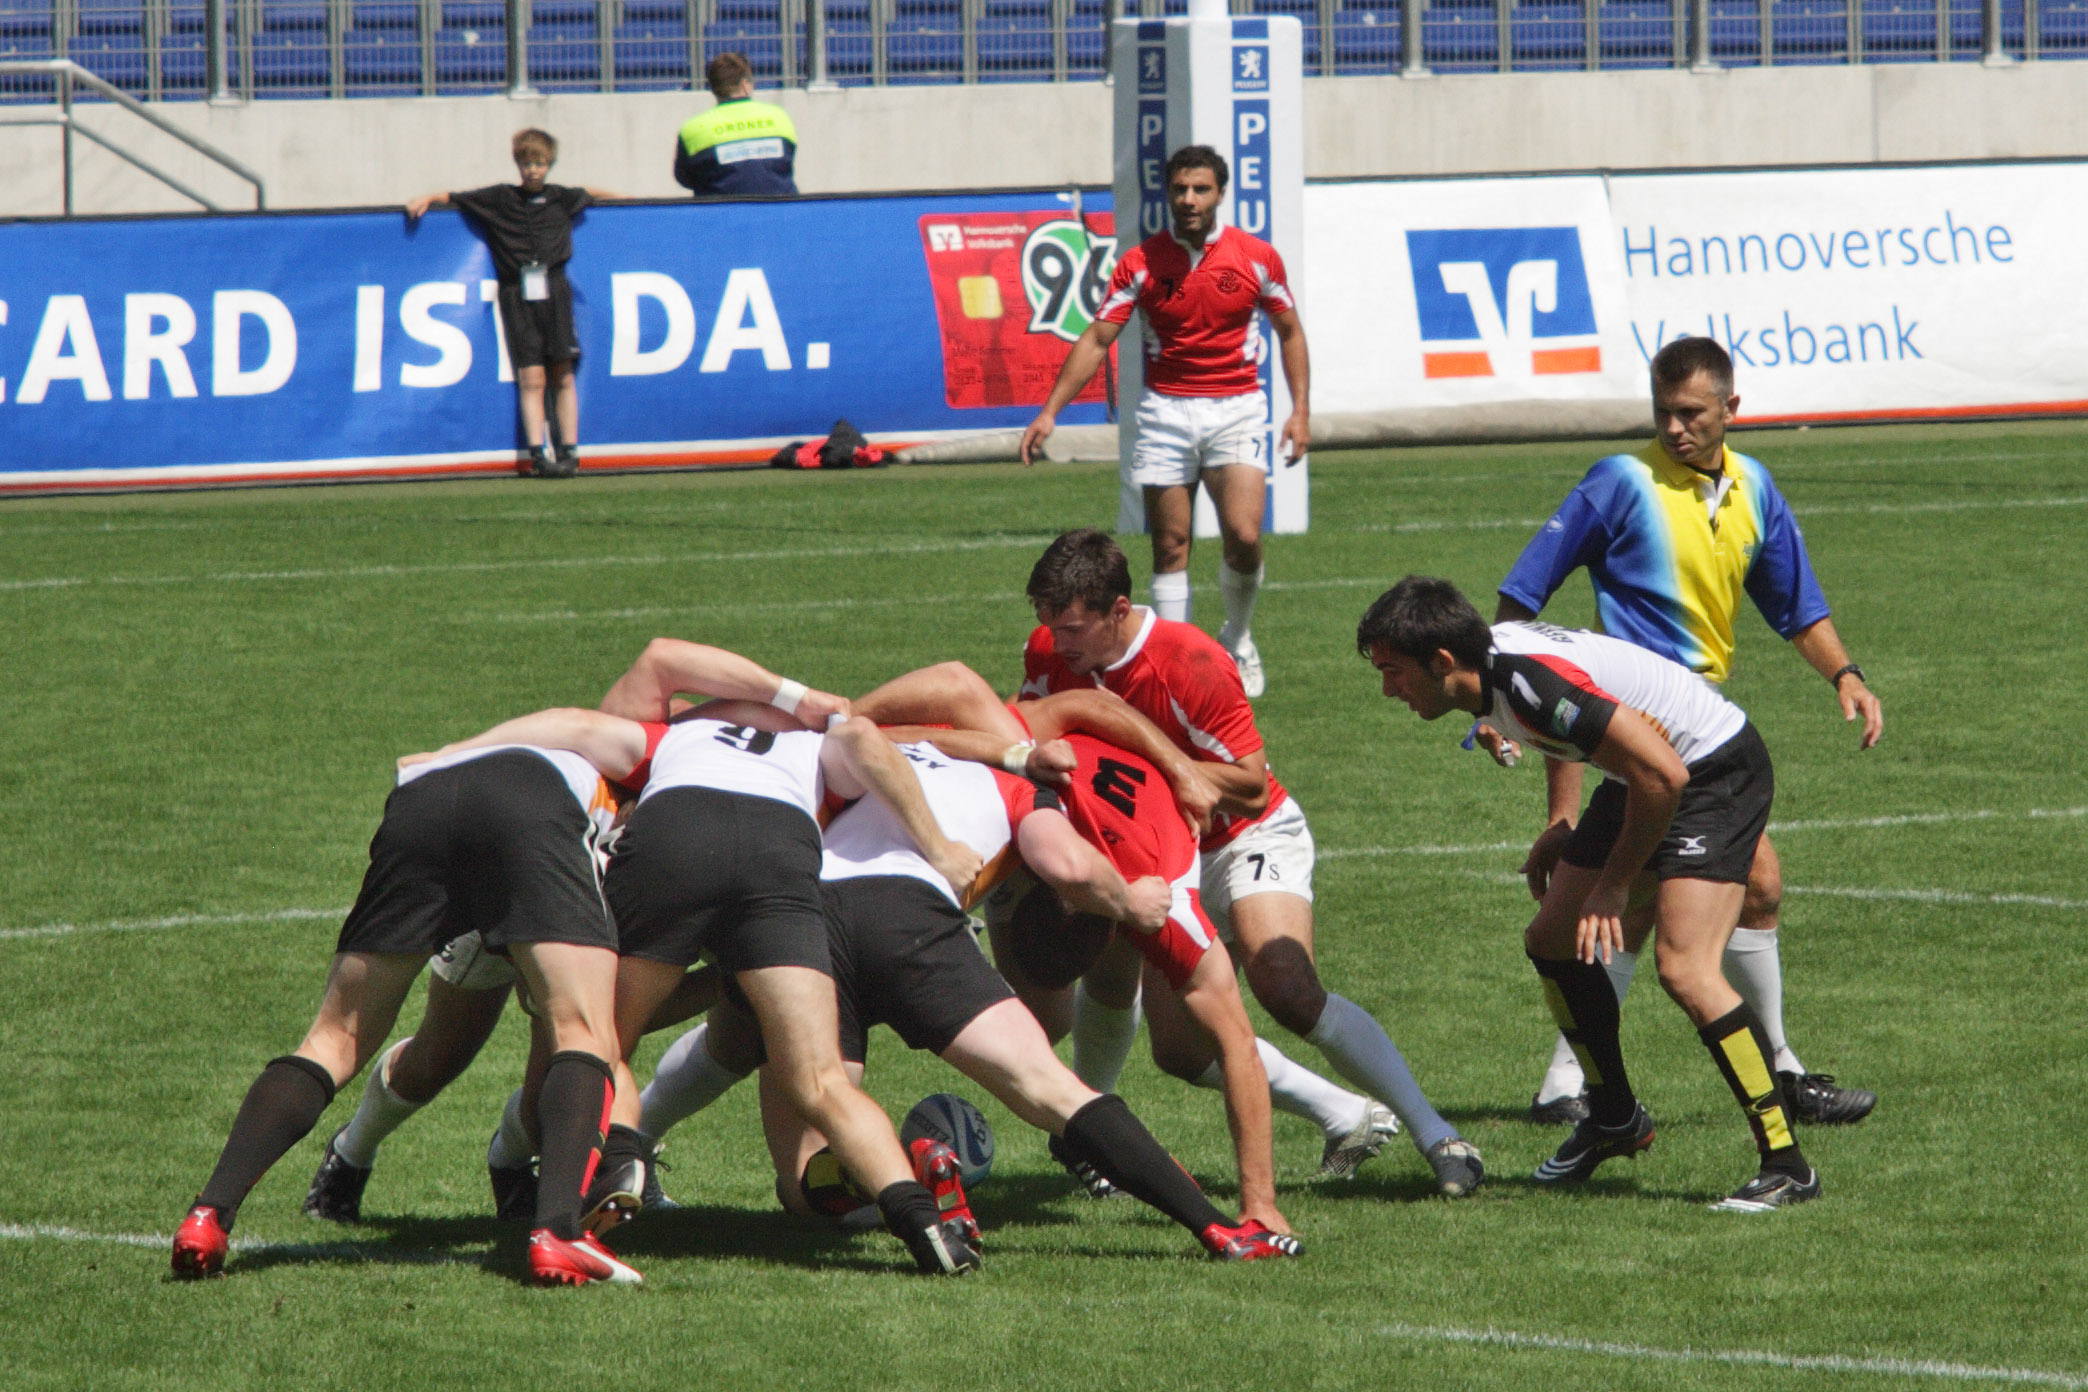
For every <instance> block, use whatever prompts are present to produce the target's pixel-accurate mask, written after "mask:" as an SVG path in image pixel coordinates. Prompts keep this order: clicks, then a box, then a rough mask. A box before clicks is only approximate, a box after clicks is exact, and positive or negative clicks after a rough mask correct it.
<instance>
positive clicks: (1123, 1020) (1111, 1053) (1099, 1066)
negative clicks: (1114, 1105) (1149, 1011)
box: [1073, 981, 1138, 1092]
mask: <svg viewBox="0 0 2088 1392" xmlns="http://www.w3.org/2000/svg"><path fill="white" fill-rule="evenodd" d="M1137 1039H1138V998H1137V997H1136V996H1133V997H1132V998H1131V1004H1130V1006H1129V1007H1127V1008H1125V1009H1123V1010H1119V1009H1117V1008H1116V1007H1115V1006H1113V1005H1104V1004H1102V1002H1100V1001H1098V1000H1096V999H1095V998H1094V997H1093V996H1091V995H1089V994H1088V989H1087V983H1086V982H1084V981H1083V982H1081V983H1080V984H1079V985H1077V986H1075V987H1074V988H1073V1072H1074V1073H1075V1074H1076V1075H1078V1077H1079V1078H1080V1081H1082V1082H1083V1083H1086V1084H1087V1085H1088V1086H1089V1087H1091V1088H1093V1089H1094V1090H1095V1091H1097V1092H1115V1091H1116V1089H1117V1080H1118V1079H1119V1078H1121V1077H1122V1076H1123V1075H1124V1064H1125V1063H1126V1062H1127V1061H1128V1060H1129V1059H1130V1057H1131V1046H1132V1044H1134V1043H1135V1042H1137Z"/></svg>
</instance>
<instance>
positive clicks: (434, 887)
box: [173, 722, 643, 1285]
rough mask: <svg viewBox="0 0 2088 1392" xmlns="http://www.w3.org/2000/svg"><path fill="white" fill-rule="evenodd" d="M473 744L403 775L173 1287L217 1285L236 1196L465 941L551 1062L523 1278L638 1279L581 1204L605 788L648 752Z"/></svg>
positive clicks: (590, 1147)
mask: <svg viewBox="0 0 2088 1392" xmlns="http://www.w3.org/2000/svg"><path fill="white" fill-rule="evenodd" d="M468 745H469V747H464V746H452V747H451V748H450V749H449V750H446V751H444V752H443V753H441V754H440V755H438V756H436V757H433V758H430V759H427V760H425V761H423V762H419V763H415V764H412V765H411V766H408V767H402V768H401V769H400V771H399V781H398V786H397V787H396V788H395V789H394V790H393V791H392V794H391V796H390V798H389V799H387V801H386V802H385V808H384V819H383V821H382V822H381V823H380V824H379V826H378V828H377V835H376V837H375V839H374V840H372V841H371V843H370V866H369V870H368V872H367V873H366V874H365V875H364V877H363V885H362V892H361V894H360V895H358V896H357V899H356V902H355V906H354V908H352V909H351V910H349V913H348V918H347V921H346V922H345V923H344V924H343V925H342V928H341V933H340V940H339V943H338V946H337V948H336V951H335V956H334V961H333V968H332V970H331V971H330V972H329V974H328V976H327V982H326V994H325V997H324V999H323V1001H322V1003H321V1005H320V1007H319V1014H318V1018H317V1019H316V1020H314V1021H313V1023H312V1027H311V1029H310V1031H309V1032H308V1033H307V1034H306V1035H305V1038H304V1042H303V1043H302V1044H300V1045H299V1046H298V1048H297V1051H296V1052H295V1053H292V1054H287V1055H285V1056H283V1057H282V1058H278V1059H275V1060H274V1061H272V1062H271V1063H270V1064H269V1065H268V1066H267V1067H266V1068H264V1069H263V1070H262V1071H261V1076H260V1077H258V1078H257V1079H255V1080H254V1084H253V1086H252V1087H251V1088H249V1089H248V1090H247V1095H246V1100H245V1101H244V1102H243V1103H241V1105H240V1108H239V1114H238V1116H237V1117H236V1118H235V1119H234V1121H233V1124H232V1134H231V1136H230V1137H229V1138H228V1139H227V1140H226V1142H225V1146H224V1150H223V1152H222V1154H220V1155H219V1157H218V1163H217V1168H216V1169H215V1170H214V1171H212V1173H211V1176H210V1178H209V1180H208V1182H206V1183H205V1185H204V1186H203V1191H202V1193H200V1194H199V1195H197V1197H196V1201H195V1203H194V1204H193V1205H192V1206H191V1207H190V1209H189V1213H188V1217H187V1218H186V1219H185V1220H184V1221H183V1222H182V1224H181V1228H180V1230H179V1231H178V1232H177V1233H176V1234H175V1235H174V1249H173V1267H174V1274H175V1276H176V1277H180V1278H193V1277H200V1276H213V1275H216V1274H218V1273H219V1272H220V1271H221V1270H222V1269H223V1266H224V1261H225V1254H226V1251H227V1249H228V1248H229V1246H230V1237H229V1234H230V1233H231V1230H232V1226H233V1223H234V1222H235V1220H236V1219H237V1217H238V1214H239V1206H240V1204H241V1202H243V1201H244V1200H245V1198H246V1196H247V1193H248V1192H249V1191H250V1190H251V1189H252V1188H253V1187H254V1184H255V1183H256V1182H257V1181H258V1180H259V1179H260V1178H261V1176H262V1175H264V1174H266V1173H267V1172H268V1170H269V1168H270V1167H271V1166H273V1165H274V1164H275V1162H276V1161H277V1160H278V1159H280V1158H281V1157H282V1156H283V1154H284V1153H285V1152H286V1151H288V1150H289V1149H290V1147H291V1146H293V1145H295V1144H296V1143H297V1142H298V1141H299V1140H301V1139H303V1137H304V1136H305V1134H306V1133H307V1132H309V1131H310V1130H311V1129H312V1127H313V1126H314V1125H316V1124H317V1122H318V1120H319V1118H320V1116H321V1115H322V1114H323V1113H324V1112H325V1111H326V1108H327V1106H328V1104H329V1103H331V1102H332V1101H333V1098H334V1093H335V1092H336V1090H338V1089H339V1088H340V1087H341V1086H342V1085H343V1084H344V1083H346V1082H347V1081H348V1080H349V1079H350V1078H352V1077H354V1076H355V1075H356V1074H357V1073H358V1072H360V1071H361V1069H362V1067H363V1065H364V1064H366V1063H367V1062H368V1061H369V1059H370V1057H371V1055H373V1054H374V1053H375V1052H376V1050H377V1047H378V1046H379V1045H380V1044H382V1043H383V1042H384V1038H385V1036H386V1035H387V1034H389V1033H390V1032H391V1027H392V1023H393V1021H394V1020H396V1019H397V1017H398V1012H399V1006H400V1004H401V1003H402V1002H403V1001H404V1000H405V998H406V993H407V991H408V989H409V988H410V987H411V986H412V985H413V980H414V978H415V977H416V976H418V975H419V974H420V969H421V966H422V965H423V964H424V963H425V962H426V961H427V960H428V955H429V954H430V953H431V952H433V951H434V950H435V949H437V948H439V947H441V946H442V945H443V944H445V943H447V942H449V941H450V940H451V939H453V938H455V937H457V936H459V935H460V934H463V933H470V932H476V933H478V934H479V935H480V936H481V938H482V939H483V940H484V942H485V943H486V944H487V945H488V946H489V947H491V948H492V949H493V950H495V951H502V952H506V953H507V954H508V955H510V956H511V957H512V958H513V960H514V964H515V967H516V970H517V971H518V972H519V973H520V974H521V977H522V980H523V981H525V982H526V983H528V987H529V991H530V994H531V996H532V997H533V998H534V999H535V1000H536V1001H537V1002H538V1003H539V1006H540V1009H541V1011H542V1013H543V1015H544V1018H545V1019H546V1020H547V1021H548V1024H549V1028H550V1031H551V1035H552V1040H553V1043H554V1045H555V1047H556V1052H554V1053H553V1054H552V1056H551V1058H550V1060H549V1065H548V1067H547V1068H546V1069H545V1072H544V1081H543V1088H542V1096H541V1100H540V1102H539V1104H538V1112H539V1115H540V1117H541V1118H542V1122H541V1126H542V1133H543V1146H542V1150H543V1166H542V1180H541V1184H540V1186H539V1188H538V1192H537V1202H536V1214H535V1228H534V1231H532V1232H531V1234H530V1241H529V1270H530V1275H531V1278H532V1279H533V1280H534V1281H536V1282H537V1283H538V1284H543V1285H556V1284H568V1285H578V1284H583V1283H586V1282H591V1281H610V1282H617V1283H626V1284H634V1283H636V1282H638V1281H639V1280H640V1279H641V1278H640V1277H639V1275H638V1273H637V1272H636V1271H634V1270H632V1269H631V1268H630V1267H629V1266H627V1265H625V1264H624V1263H623V1262H622V1261H620V1260H618V1259H617V1258H616V1256H615V1255H614V1254H612V1253H611V1252H610V1251H609V1249H608V1248H607V1247H605V1246H603V1245H602V1243H601V1242H600V1241H599V1239H597V1238H596V1237H595V1236H594V1235H593V1234H591V1233H589V1232H587V1231H586V1230H584V1229H583V1227H582V1226H581V1203H582V1195H583V1193H584V1191H585V1190H586V1189H587V1187H588V1184H589V1182H590V1180H591V1179H592V1177H593V1174H594V1171H595V1169H596V1166H597V1164H598V1163H599V1160H600V1157H601V1150H602V1145H603V1133H604V1131H605V1129H606V1127H607V1126H608V1122H609V1110H610V1104H611V1099H612V1098H613V1096H614V1094H615V1091H616V1089H615V1084H614V1081H613V1074H612V1071H611V1060H613V1059H615V1058H616V1057H617V1049H616V1043H617V1041H616V1031H615V1025H614V1013H613V1006H614V994H615V987H616V974H617V957H616V929H615V926H614V924H612V923H611V921H610V919H609V914H608V911H607V909H606V908H605V906H604V904H603V901H602V893H601V886H600V882H599V879H598V872H597V867H596V861H595V850H596V847H597V845H598V844H599V842H600V840H601V838H602V837H603V835H604V834H605V833H606V832H607V831H608V828H609V825H610V823H611V821H612V819H613V817H614V814H615V805H616V804H615V800H614V799H613V798H612V797H611V796H610V793H609V790H608V788H607V786H606V785H605V783H604V781H603V779H604V777H605V776H607V777H612V778H622V777H626V776H628V775H629V774H630V772H631V769H632V766H633V765H634V764H635V763H636V762H637V754H638V753H642V752H643V751H642V746H641V747H640V748H639V749H638V750H636V751H631V750H624V749H609V750H607V751H604V750H603V749H602V748H601V747H599V746H594V747H590V748H589V749H586V750H578V751H576V750H572V749H568V748H562V747H551V746H547V745H545V744H541V743H538V742H535V741H533V740H531V739H529V738H527V737H525V735H524V734H523V733H521V732H519V731H518V729H517V722H509V724H507V725H502V726H496V727H495V728H494V729H493V730H491V731H489V732H487V734H486V735H483V736H480V737H479V738H478V739H477V740H475V741H470V742H468ZM627 755H628V756H629V757H626V756H627ZM634 1091H635V1089H634Z"/></svg>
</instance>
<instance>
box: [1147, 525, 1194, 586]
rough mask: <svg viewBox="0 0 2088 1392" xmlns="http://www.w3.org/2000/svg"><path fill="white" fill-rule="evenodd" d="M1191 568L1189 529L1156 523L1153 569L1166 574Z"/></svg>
mask: <svg viewBox="0 0 2088 1392" xmlns="http://www.w3.org/2000/svg"><path fill="white" fill-rule="evenodd" d="M1188 568H1189V530H1188V528H1186V527H1183V528H1176V527H1171V526H1165V525H1160V524H1156V525H1155V526H1154V528H1153V571H1154V573H1155V574H1159V575H1165V574H1167V573H1169V572H1170V571H1177V570H1187V569H1188Z"/></svg>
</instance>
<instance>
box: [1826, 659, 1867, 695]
mask: <svg viewBox="0 0 2088 1392" xmlns="http://www.w3.org/2000/svg"><path fill="white" fill-rule="evenodd" d="M1843 677H1854V678H1856V680H1858V681H1860V682H1862V683H1863V684H1864V685H1865V686H1868V685H1870V681H1869V679H1868V678H1866V677H1865V676H1864V675H1863V669H1862V668H1861V667H1858V666H1857V665H1856V664H1855V663H1853V662H1851V663H1849V664H1848V665H1847V666H1846V667H1843V668H1842V669H1841V670H1840V671H1838V672H1836V673H1835V674H1834V675H1833V676H1831V677H1829V678H1827V684H1828V685H1829V686H1831V687H1833V688H1834V689H1835V690H1836V691H1839V690H1841V679H1842V678H1843Z"/></svg>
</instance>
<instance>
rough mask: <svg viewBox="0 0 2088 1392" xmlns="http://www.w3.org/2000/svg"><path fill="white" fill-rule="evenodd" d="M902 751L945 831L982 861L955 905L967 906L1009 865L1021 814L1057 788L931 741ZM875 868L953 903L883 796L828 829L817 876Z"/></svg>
mask: <svg viewBox="0 0 2088 1392" xmlns="http://www.w3.org/2000/svg"><path fill="white" fill-rule="evenodd" d="M899 752H900V753H902V754H904V755H905V756H906V758H907V762H908V763H910V764H911V765H912V766H913V771H914V776H915V777H916V778H917V779H919V780H920V784H921V792H922V794H923V795H924V796H925V797H926V798H927V799H928V810H929V811H930V812H932V813H934V814H935V822H936V825H937V826H939V827H941V828H942V833H943V835H944V836H946V837H948V838H949V839H950V840H952V841H958V842H962V843H963V844H964V845H967V846H969V847H971V848H972V849H973V850H975V851H977V852H978V853H979V858H980V859H981V860H983V861H985V862H986V868H985V869H984V870H983V871H981V872H980V873H979V878H978V879H977V880H976V881H974V882H973V886H972V892H971V896H970V898H969V899H968V900H967V901H966V902H964V903H962V904H958V905H957V906H958V907H959V908H966V909H968V908H970V907H971V906H972V904H975V903H977V902H978V901H979V900H981V899H983V898H985V897H986V894H987V892H988V891H989V890H991V889H992V888H993V887H994V886H995V885H996V884H998V883H1000V881H1001V880H1002V879H1003V878H1004V877H1005V876H1006V875H1007V873H1008V871H1009V869H1010V868H1011V867H1012V866H1013V864H1014V860H1015V857H1014V853H1013V852H1012V851H1011V849H1010V843H1012V842H1013V841H1014V839H1015V832H1016V829H1017V828H1018V827H1020V826H1021V825H1022V822H1023V819H1024V818H1025V817H1027V816H1029V815H1030V813H1032V812H1035V811H1037V810H1038V809H1040V808H1053V809H1055V808H1057V807H1058V806H1059V798H1058V794H1056V793H1054V792H1052V791H1051V790H1050V789H1048V788H1040V787H1038V786H1037V785H1036V784H1034V783H1032V782H1030V781H1029V780H1028V779H1026V778H1017V777H1015V776H1014V775H1013V774H1009V773H1003V772H1001V771H1000V770H999V769H993V768H988V767H986V766H985V765H984V764H974V763H970V762H967V761H965V760H962V759H952V758H950V757H948V756H947V755H945V754H943V753H942V752H941V751H940V750H938V749H936V747H935V746H934V745H932V744H902V745H900V746H899ZM874 875H906V876H909V877H911V878H913V879H916V880H920V881H921V882H923V883H924V884H927V885H930V886H932V887H933V888H934V889H936V890H937V891H938V892H939V893H941V894H942V895H943V897H944V898H946V899H949V900H950V902H951V903H953V904H955V903H957V900H956V896H954V895H953V894H951V892H950V882H949V881H948V880H946V879H944V878H943V877H942V875H941V874H939V873H938V872H937V871H936V869H935V867H934V866H932V865H930V864H929V863H928V861H927V859H926V857H924V856H923V855H922V854H921V851H920V848H919V847H918V846H916V845H915V844H914V841H913V838H912V837H911V836H909V835H908V834H907V831H906V828H905V826H903V825H902V824H901V823H900V821H899V818H898V817H897V815H895V814H894V813H893V811H892V809H891V808H890V807H888V806H887V805H886V804H885V802H884V800H883V799H881V798H875V797H866V798H863V799H862V800H860V801H859V802H856V803H854V804H853V805H851V806H850V807H849V809H848V810H847V811H846V812H843V813H842V814H841V815H839V816H837V817H836V818H834V821H833V824H832V825H831V826H829V827H828V828H827V832H826V849H825V853H824V855H823V856H822V858H821V863H820V870H819V877H820V878H821V879H822V880H853V879H862V878H866V877H869V876H874Z"/></svg>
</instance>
